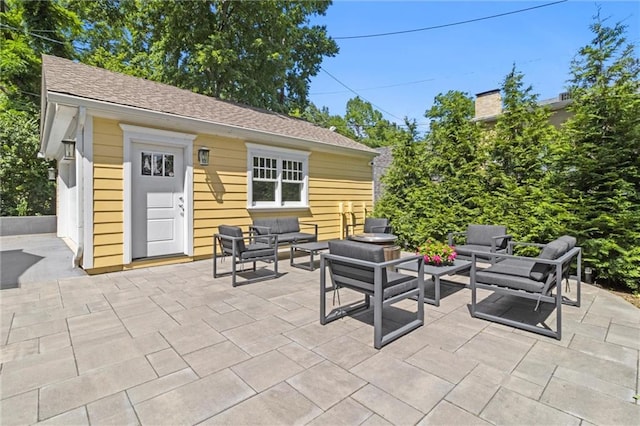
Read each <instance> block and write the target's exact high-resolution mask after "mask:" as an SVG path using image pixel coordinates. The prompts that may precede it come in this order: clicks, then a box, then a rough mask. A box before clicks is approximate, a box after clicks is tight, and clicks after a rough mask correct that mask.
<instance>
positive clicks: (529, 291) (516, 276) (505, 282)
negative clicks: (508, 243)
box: [471, 236, 581, 339]
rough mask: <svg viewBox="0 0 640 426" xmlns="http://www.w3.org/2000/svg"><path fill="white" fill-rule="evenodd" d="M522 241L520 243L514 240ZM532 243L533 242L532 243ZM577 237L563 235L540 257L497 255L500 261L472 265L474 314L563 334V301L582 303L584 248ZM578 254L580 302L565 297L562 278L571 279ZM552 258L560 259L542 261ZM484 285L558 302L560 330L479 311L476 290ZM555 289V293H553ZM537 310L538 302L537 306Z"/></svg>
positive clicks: (510, 323)
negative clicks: (487, 266) (581, 283)
mask: <svg viewBox="0 0 640 426" xmlns="http://www.w3.org/2000/svg"><path fill="white" fill-rule="evenodd" d="M512 244H518V243H512ZM528 245H530V244H528ZM575 245H576V239H575V238H574V237H571V236H563V237H560V238H558V239H556V240H554V241H552V242H550V243H548V244H546V245H544V246H543V247H542V250H541V252H540V254H539V255H538V257H537V258H528V257H522V256H512V255H507V254H497V255H496V257H497V258H500V257H502V258H503V259H504V260H502V261H501V262H500V263H496V264H494V265H492V266H491V267H489V268H487V269H484V270H479V269H478V268H477V267H476V265H475V257H476V256H477V254H474V255H473V258H474V263H473V264H472V267H471V291H472V294H471V313H472V316H474V317H479V318H484V319H488V320H491V321H495V322H499V323H502V324H506V325H511V326H514V327H519V328H523V329H525V330H529V331H534V332H536V333H539V334H544V335H547V336H552V337H556V338H557V339H560V337H561V328H562V322H561V314H560V309H561V305H562V303H567V304H571V305H577V306H580V282H579V281H580V273H579V269H580V259H581V251H580V248H579V247H578V248H576V247H575ZM574 257H577V259H578V298H577V301H568V302H564V301H563V299H562V289H561V285H560V283H561V281H562V278H563V277H567V278H568V271H569V267H570V265H571V261H572V259H573V258H574ZM542 259H544V260H549V261H557V262H540V261H539V260H542ZM477 288H482V289H486V290H493V291H496V292H498V293H503V294H508V295H515V296H520V297H525V298H529V299H537V300H538V303H539V302H541V301H542V302H551V303H555V304H556V308H557V309H558V313H557V327H556V330H557V331H553V330H551V329H548V328H546V327H537V326H533V325H530V324H525V323H522V322H518V321H514V320H509V319H503V318H501V317H499V316H496V315H492V314H487V313H483V312H478V311H477V310H476V305H477V304H476V289H477ZM554 289H555V293H556V294H555V296H554V295H553V294H552V292H553V290H554ZM536 309H537V305H536Z"/></svg>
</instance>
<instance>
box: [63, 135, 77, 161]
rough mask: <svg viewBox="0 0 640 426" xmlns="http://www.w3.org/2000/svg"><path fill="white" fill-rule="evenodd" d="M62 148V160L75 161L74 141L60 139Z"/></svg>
mask: <svg viewBox="0 0 640 426" xmlns="http://www.w3.org/2000/svg"><path fill="white" fill-rule="evenodd" d="M62 146H63V147H64V155H63V157H62V159H63V160H75V158H76V141H75V140H73V139H62Z"/></svg>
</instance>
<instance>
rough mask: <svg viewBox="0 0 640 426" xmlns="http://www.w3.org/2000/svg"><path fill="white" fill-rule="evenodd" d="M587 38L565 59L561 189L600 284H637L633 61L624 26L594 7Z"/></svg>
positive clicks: (639, 156) (637, 106) (639, 89)
mask: <svg viewBox="0 0 640 426" xmlns="http://www.w3.org/2000/svg"><path fill="white" fill-rule="evenodd" d="M590 28H591V31H592V33H593V36H594V37H593V39H592V41H591V43H589V44H588V45H586V46H584V47H583V48H581V49H580V51H579V53H578V55H577V56H576V58H575V59H574V60H573V62H572V64H571V75H572V76H571V80H570V85H571V86H570V92H571V95H572V99H573V103H572V104H571V106H570V111H571V112H573V113H574V116H573V117H572V118H571V119H570V120H569V121H568V122H567V125H566V133H565V136H566V138H567V140H568V143H569V144H570V148H571V149H570V150H569V151H568V153H567V155H566V156H565V158H564V162H563V164H564V171H565V174H564V176H563V177H564V179H563V180H562V182H563V183H565V190H566V191H567V193H568V194H569V195H570V196H571V197H572V198H573V199H574V200H575V203H576V209H577V212H578V215H579V217H578V221H576V222H575V223H574V225H573V227H574V229H575V232H576V233H577V234H579V235H580V237H581V238H580V239H581V244H582V246H583V247H584V249H585V256H584V259H585V263H586V264H587V265H589V266H592V267H594V268H595V270H596V276H597V277H598V281H599V282H601V283H611V284H613V283H624V284H625V285H626V286H628V287H629V288H630V289H632V290H633V291H636V292H637V291H638V290H640V80H639V78H638V77H639V75H640V62H639V60H638V58H637V56H636V55H635V51H634V45H633V44H631V43H627V41H626V37H625V33H626V27H625V26H624V25H622V24H620V23H617V24H615V25H613V26H607V25H605V20H603V19H601V18H600V16H599V14H598V15H597V16H596V17H595V18H594V23H593V24H591V26H590Z"/></svg>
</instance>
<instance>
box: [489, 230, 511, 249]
mask: <svg viewBox="0 0 640 426" xmlns="http://www.w3.org/2000/svg"><path fill="white" fill-rule="evenodd" d="M500 238H504V239H506V240H507V244H509V241H511V239H512V238H513V236H511V235H510V234H504V235H496V236H495V237H491V253H495V252H496V250H497V247H496V246H497V242H498V240H499V239H500Z"/></svg>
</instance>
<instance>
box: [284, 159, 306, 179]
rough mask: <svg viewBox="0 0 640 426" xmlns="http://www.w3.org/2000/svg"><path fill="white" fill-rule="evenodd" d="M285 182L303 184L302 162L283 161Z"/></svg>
mask: <svg viewBox="0 0 640 426" xmlns="http://www.w3.org/2000/svg"><path fill="white" fill-rule="evenodd" d="M282 180H283V182H295V183H299V182H302V162H301V161H292V160H283V161H282Z"/></svg>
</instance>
